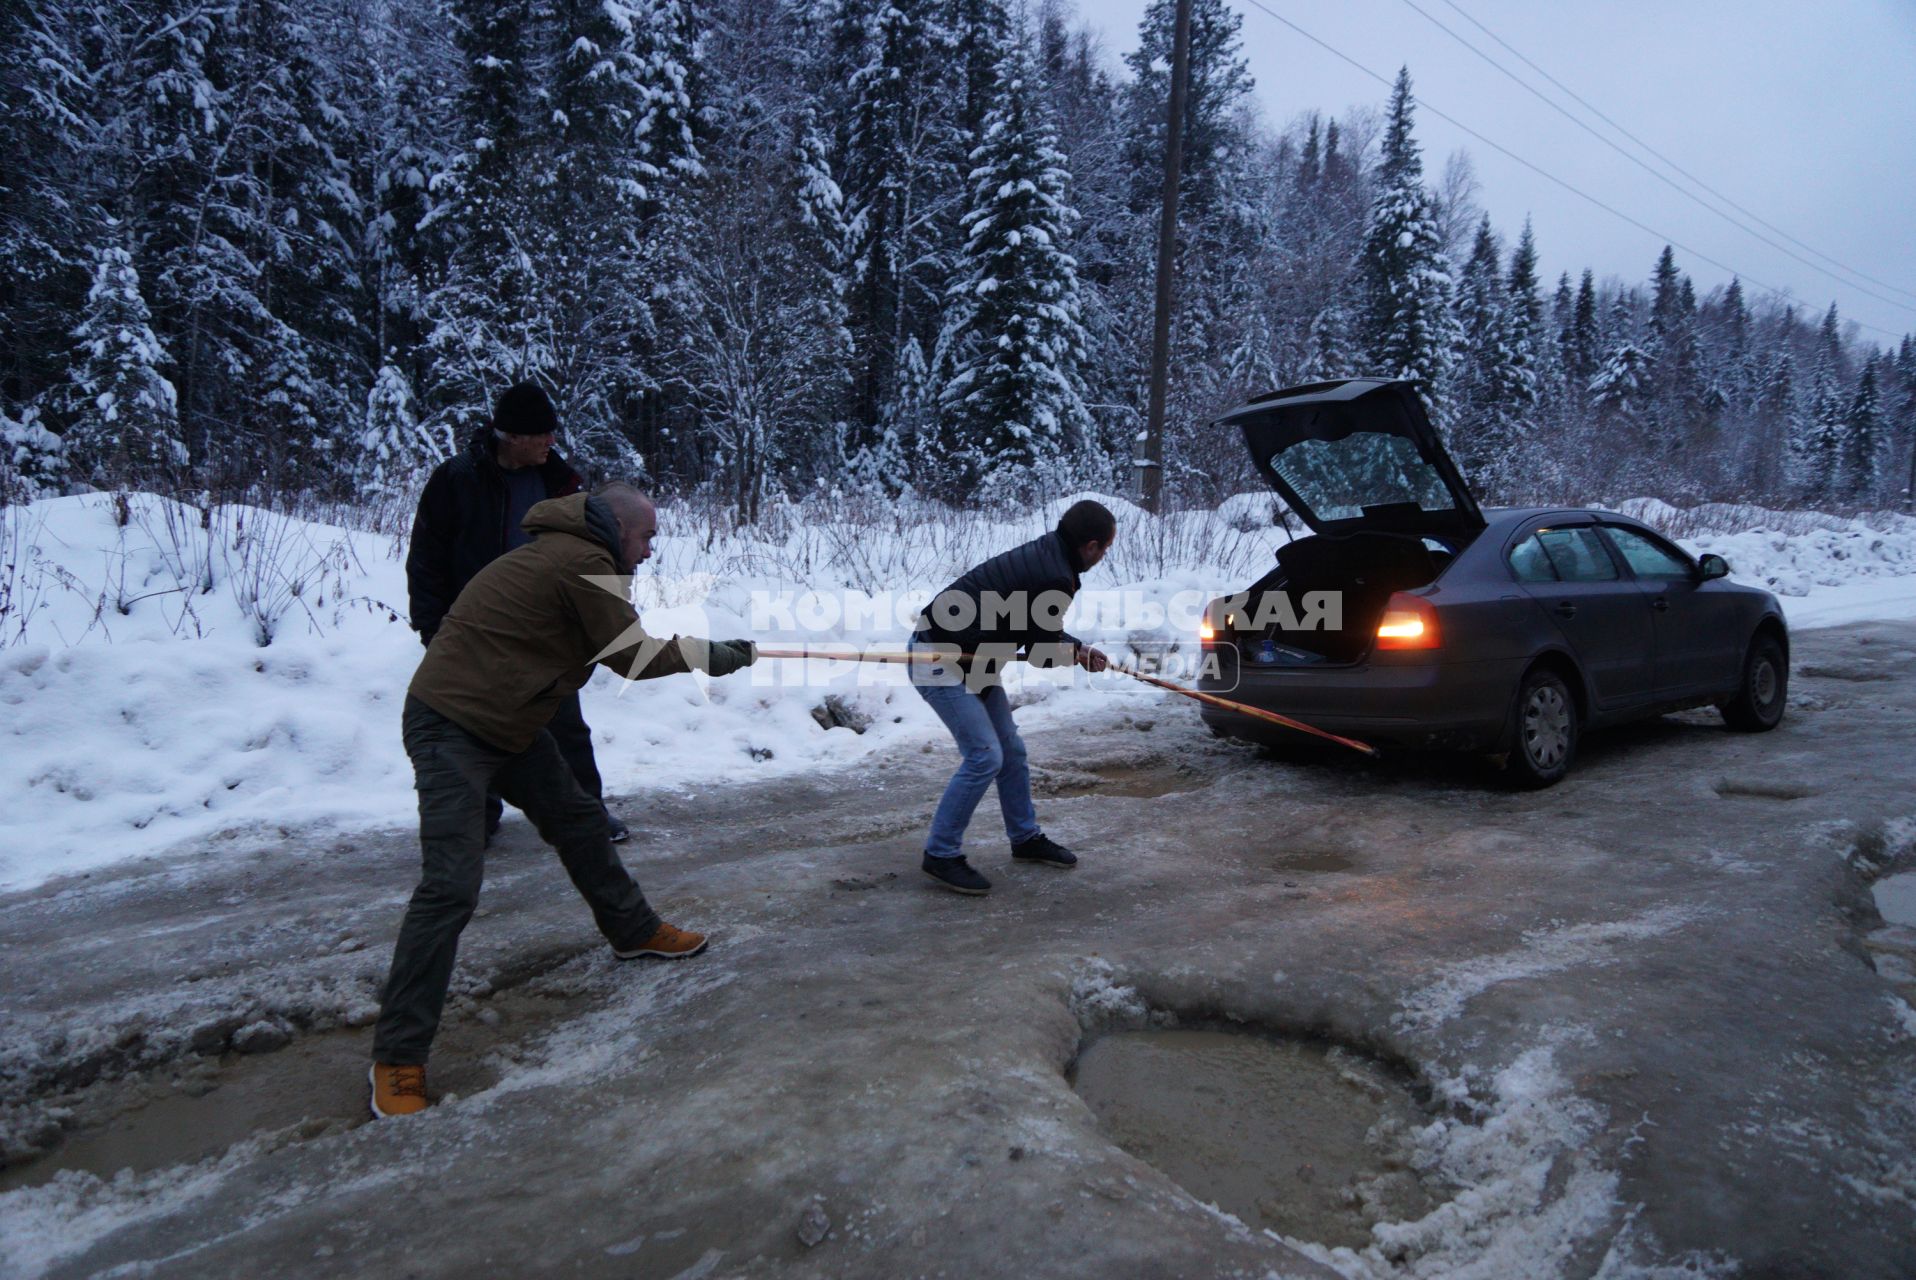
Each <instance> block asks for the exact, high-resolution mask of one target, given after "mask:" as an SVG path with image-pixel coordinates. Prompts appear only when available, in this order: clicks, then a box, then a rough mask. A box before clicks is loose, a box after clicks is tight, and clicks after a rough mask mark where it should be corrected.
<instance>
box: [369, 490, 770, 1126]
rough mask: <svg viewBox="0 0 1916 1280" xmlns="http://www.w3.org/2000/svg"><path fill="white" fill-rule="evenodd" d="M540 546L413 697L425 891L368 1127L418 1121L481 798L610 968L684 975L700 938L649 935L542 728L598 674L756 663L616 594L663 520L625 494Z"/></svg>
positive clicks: (491, 574)
mask: <svg viewBox="0 0 1916 1280" xmlns="http://www.w3.org/2000/svg"><path fill="white" fill-rule="evenodd" d="M524 527H525V530H526V532H527V533H528V534H530V535H533V539H532V541H531V542H530V543H528V544H527V545H525V546H522V547H519V548H517V549H516V550H513V551H509V552H507V553H506V554H505V555H503V556H500V557H499V558H498V559H497V560H494V561H493V562H492V563H491V564H489V565H487V566H486V567H485V568H484V569H482V570H480V571H479V573H478V575H477V576H476V577H474V578H473V580H472V581H471V582H470V583H469V584H468V585H467V586H466V589H465V590H464V591H462V592H460V593H459V598H458V600H457V601H455V602H454V603H453V606H452V609H451V611H450V612H448V613H447V614H446V616H445V618H444V619H443V620H442V622H441V626H440V630H439V634H438V636H437V637H435V638H434V640H433V642H432V643H431V644H430V645H428V646H427V648H426V656H425V658H424V659H423V660H422V661H421V662H420V664H419V670H418V671H417V672H416V673H415V674H414V675H413V679H412V685H411V687H410V688H408V689H407V691H406V706H405V715H404V721H403V724H404V732H405V740H406V754H407V755H408V756H409V757H411V759H412V766H413V775H414V783H415V785H416V787H417V789H418V791H419V845H420V852H421V862H422V874H421V876H420V880H419V887H418V888H416V889H415V890H413V895H412V899H411V901H410V902H409V903H408V904H407V906H406V916H405V920H404V921H403V922H402V923H401V925H400V928H399V940H398V942H397V944H396V945H395V946H394V948H393V960H392V970H391V972H390V974H389V975H388V977H387V979H386V986H385V990H384V993H383V994H382V996H381V998H380V1008H379V1021H378V1023H377V1024H376V1026H375V1027H374V1030H373V1066H372V1068H371V1071H370V1073H369V1075H370V1079H371V1084H372V1099H371V1103H372V1111H373V1114H374V1115H375V1116H380V1117H385V1116H394V1115H408V1114H411V1113H414V1112H417V1111H420V1110H423V1109H424V1108H425V1106H426V1056H427V1053H428V1051H429V1050H430V1049H431V1047H432V1040H433V1035H434V1033H435V1032H436V1031H437V1030H438V1026H439V1014H440V1010H441V1008H442V1007H443V1006H444V1004H445V1001H446V988H447V984H448V983H449V982H450V981H451V978H452V968H453V961H454V958H455V956H456V954H457V952H458V948H459V934H460V932H461V931H462V930H463V929H464V928H465V927H466V923H467V921H469V920H471V919H472V913H473V908H474V906H475V905H476V904H477V903H478V901H479V885H480V881H481V879H482V878H483V874H484V870H485V827H484V810H485V800H486V794H487V792H488V791H489V790H492V789H496V790H497V791H499V792H500V793H501V794H502V795H504V796H505V798H506V799H508V800H510V801H511V802H512V803H513V804H515V805H517V806H518V807H519V808H521V809H523V810H525V812H526V815H527V816H528V817H530V818H531V819H532V822H533V825H534V826H536V827H537V828H538V829H539V834H540V836H542V837H543V838H544V839H545V841H546V843H548V844H550V845H552V846H553V847H554V848H555V849H557V850H558V852H559V861H560V862H561V863H563V864H564V865H565V869H566V874H567V875H568V876H570V877H571V878H572V883H573V885H574V887H576V888H577V889H578V891H579V894H580V896H581V897H583V898H584V899H585V900H586V902H587V904H588V905H589V906H590V907H591V908H592V916H593V919H594V921H595V922H596V923H597V924H598V926H599V931H600V932H601V933H602V934H604V935H605V938H606V941H608V942H610V943H611V944H612V952H613V954H614V955H616V956H617V957H618V958H619V959H621V960H632V959H637V958H639V957H641V956H650V957H656V958H659V959H667V960H678V959H684V958H687V957H690V956H695V955H697V954H698V953H699V952H701V951H703V950H704V949H705V938H704V937H703V936H701V935H699V934H697V933H693V932H691V931H689V930H686V929H679V928H675V927H674V926H672V925H669V924H667V923H665V922H664V921H663V920H661V919H659V916H658V913H657V912H655V911H653V910H652V908H651V906H650V905H648V904H647V903H646V900H645V895H644V894H643V893H641V892H640V891H639V886H638V885H637V884H635V883H634V882H633V880H632V877H631V875H629V874H628V873H627V872H626V869H625V865H624V864H623V863H621V862H620V861H619V855H618V853H617V852H615V851H614V850H613V848H612V840H611V833H610V831H609V830H608V828H607V826H606V820H605V809H604V807H603V806H601V805H600V804H599V803H598V802H597V801H596V800H594V799H592V798H591V797H590V796H588V795H586V794H585V792H584V791H583V790H581V789H580V787H579V783H578V780H577V779H576V778H575V777H574V776H573V773H572V770H571V769H570V768H569V767H568V766H567V764H566V762H565V760H564V758H563V757H562V756H561V755H560V754H559V747H558V744H557V743H556V742H555V741H554V740H553V737H552V733H551V731H550V730H549V729H548V727H547V726H548V725H549V724H550V723H551V721H552V718H553V716H554V715H555V714H556V713H557V712H558V710H559V709H560V707H561V706H562V705H563V704H564V703H565V702H566V701H567V700H569V699H571V698H574V697H576V696H577V694H578V690H579V686H581V685H583V684H584V683H585V682H586V680H587V679H589V678H590V677H591V675H592V670H593V667H594V666H595V665H600V666H605V667H607V668H609V669H611V670H613V671H615V672H617V673H618V674H620V675H622V676H624V677H625V678H627V679H628V680H651V679H655V678H657V677H660V676H666V675H672V674H674V673H677V672H684V671H690V670H701V671H705V672H707V673H709V674H711V675H714V676H723V675H729V674H730V673H731V672H733V671H736V670H738V669H739V668H740V667H744V666H748V665H750V664H751V663H752V662H753V661H755V660H756V659H757V656H758V655H757V651H756V650H755V649H754V648H753V646H752V645H751V644H750V643H749V642H747V641H743V640H733V641H717V640H701V639H697V638H694V637H681V636H674V637H672V638H671V639H670V640H668V641H659V640H654V639H653V638H652V637H650V636H648V635H646V633H645V630H644V628H642V627H641V626H640V625H639V615H638V614H637V612H635V611H634V610H633V608H632V603H631V601H630V600H629V599H627V598H626V596H625V595H624V594H623V593H622V592H619V591H616V590H607V589H606V588H605V587H604V586H601V585H599V583H601V582H603V581H605V580H606V579H613V580H614V581H622V580H623V579H624V577H625V576H626V575H629V574H630V573H631V572H632V570H633V568H634V567H636V566H637V565H639V564H641V563H643V562H644V561H645V559H646V558H647V557H648V556H649V555H650V554H651V550H652V538H653V535H654V534H655V533H656V531H657V517H656V515H655V514H654V511H653V507H652V503H651V501H650V500H649V499H647V498H646V497H645V495H644V494H642V493H640V492H639V491H638V490H636V489H634V488H632V487H631V486H629V485H607V486H604V487H602V488H601V489H600V490H599V491H598V493H596V494H594V495H593V496H592V497H589V498H588V497H587V496H586V495H585V494H582V493H578V494H573V495H571V496H570V497H565V498H554V499H549V500H547V501H545V502H541V503H538V504H537V505H535V506H534V507H533V508H532V510H531V511H530V512H528V513H527V515H526V518H525V522H524Z"/></svg>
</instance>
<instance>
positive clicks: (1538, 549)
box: [1510, 533, 1557, 582]
mask: <svg viewBox="0 0 1916 1280" xmlns="http://www.w3.org/2000/svg"><path fill="white" fill-rule="evenodd" d="M1510 571H1511V572H1512V573H1514V574H1516V575H1517V581H1519V582H1555V581H1556V580H1557V571H1556V570H1555V569H1554V568H1552V567H1551V564H1550V556H1549V553H1548V552H1546V551H1545V550H1544V549H1543V543H1541V542H1539V541H1537V535H1536V534H1534V533H1533V534H1531V535H1530V536H1529V537H1528V538H1525V539H1524V540H1523V541H1522V542H1519V543H1518V544H1517V545H1516V546H1515V547H1512V548H1511V551H1510Z"/></svg>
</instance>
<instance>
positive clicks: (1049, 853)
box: [911, 499, 1118, 894]
mask: <svg viewBox="0 0 1916 1280" xmlns="http://www.w3.org/2000/svg"><path fill="white" fill-rule="evenodd" d="M1117 529H1118V522H1117V519H1116V518H1115V517H1114V516H1112V514H1111V512H1110V510H1109V509H1108V508H1106V507H1105V506H1104V505H1103V504H1102V503H1097V502H1092V501H1090V500H1088V499H1087V500H1086V501H1083V502H1079V503H1076V504H1074V505H1073V506H1072V507H1071V508H1070V509H1069V510H1068V511H1066V512H1065V513H1064V515H1063V517H1062V518H1060V519H1059V521H1058V527H1057V528H1056V529H1053V530H1052V531H1051V532H1050V533H1047V534H1045V535H1044V536H1043V537H1041V538H1034V539H1033V540H1032V541H1030V542H1027V543H1025V544H1023V545H1022V546H1017V547H1013V548H1012V549H1011V550H1009V551H1007V552H1005V553H1004V554H1002V555H997V556H993V557H992V558H991V559H989V560H987V561H985V562H984V563H983V564H980V565H977V566H975V567H974V568H972V569H970V570H969V571H967V572H966V573H965V574H964V575H963V576H961V577H960V578H959V579H958V580H957V581H956V582H954V583H952V584H951V585H950V586H948V587H946V588H945V589H944V590H943V591H941V592H939V593H938V595H937V597H936V598H935V599H933V600H932V602H931V603H930V604H929V605H927V606H926V607H925V611H924V613H923V614H921V615H920V616H919V619H918V626H917V629H916V631H915V634H914V635H913V637H912V642H911V649H912V652H913V653H914V654H915V655H919V656H921V657H923V656H927V655H937V656H938V659H939V660H938V661H936V662H925V661H920V662H914V663H913V664H912V684H913V686H914V687H915V688H916V689H917V690H918V692H919V694H920V695H921V696H922V697H923V698H924V699H925V701H926V702H928V703H930V704H931V708H932V710H933V711H936V712H937V713H938V718H939V719H941V720H943V721H944V722H945V727H946V728H947V729H950V730H951V736H952V737H953V738H954V739H956V741H957V743H958V750H959V752H960V753H961V754H962V755H963V757H964V759H963V761H962V762H961V763H960V764H959V766H958V772H956V773H955V774H953V775H952V778H951V782H950V783H949V784H948V785H947V786H946V787H945V794H944V797H943V798H942V799H940V800H939V802H938V810H937V812H936V813H935V814H933V815H932V820H931V834H930V836H929V837H928V838H927V839H926V841H925V856H924V861H923V863H922V864H921V865H922V869H923V870H924V872H925V874H926V875H928V876H930V877H931V878H932V879H934V880H936V881H937V882H938V883H939V884H942V885H943V886H945V887H946V888H947V889H950V890H952V891H954V892H956V893H966V894H983V893H987V892H989V891H990V889H991V881H989V880H987V879H985V877H984V876H982V875H980V874H979V873H978V871H977V870H976V869H975V868H974V867H972V865H971V864H970V863H969V862H967V861H966V860H965V855H964V835H965V828H966V826H968V825H969V824H970V822H971V815H972V812H973V811H974V810H975V809H977V807H978V802H979V801H980V800H982V799H983V798H984V794H985V792H986V791H987V790H989V789H990V788H991V786H992V784H993V783H994V782H995V783H996V784H997V787H998V807H999V808H1000V809H1001V810H1002V811H1003V814H1004V820H1005V835H1006V837H1007V838H1009V839H1010V841H1011V856H1012V858H1013V859H1015V860H1017V861H1019V862H1029V863H1036V864H1038V865H1042V866H1049V867H1071V866H1076V865H1077V861H1078V859H1077V857H1076V856H1075V855H1073V854H1072V852H1071V851H1070V850H1069V849H1066V848H1065V847H1064V846H1063V845H1060V844H1057V843H1056V842H1054V841H1053V840H1052V839H1051V838H1050V837H1049V836H1047V835H1045V834H1044V832H1043V831H1042V830H1040V829H1039V827H1038V817H1037V813H1036V811H1035V810H1034V809H1033V807H1032V804H1031V773H1030V769H1029V767H1028V765H1027V764H1026V760H1025V744H1024V740H1023V739H1022V738H1020V737H1019V736H1018V727H1017V725H1016V724H1014V723H1013V721H1012V719H1011V703H1010V701H1009V700H1008V699H1007V698H1006V697H1005V691H1004V686H1003V684H1002V682H1001V678H1000V675H999V672H1000V671H1001V670H1002V669H1003V667H1004V665H1005V664H1006V663H1007V662H1010V661H1012V660H1013V659H1015V658H1018V657H1023V658H1024V660H1025V661H1027V662H1029V663H1031V664H1032V665H1034V666H1058V665H1063V664H1065V663H1076V664H1077V665H1079V666H1081V667H1084V668H1086V669H1087V670H1090V671H1102V670H1104V668H1105V667H1106V665H1107V660H1106V658H1105V656H1104V655H1103V654H1102V653H1099V652H1098V651H1097V650H1096V649H1093V648H1092V647H1091V646H1089V645H1087V644H1085V643H1083V642H1082V641H1080V640H1079V639H1078V638H1077V637H1076V636H1074V635H1072V634H1070V633H1069V632H1067V631H1066V630H1065V629H1064V615H1065V611H1066V610H1067V609H1069V608H1070V607H1071V600H1072V597H1073V596H1075V595H1076V594H1077V592H1078V583H1079V579H1080V577H1081V575H1082V574H1084V572H1085V571H1086V570H1088V569H1090V568H1091V566H1093V565H1095V564H1097V563H1098V561H1100V560H1102V559H1103V558H1104V553H1105V552H1106V551H1107V550H1109V549H1110V546H1111V541H1112V539H1113V538H1114V537H1116V536H1117Z"/></svg>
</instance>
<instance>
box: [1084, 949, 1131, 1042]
mask: <svg viewBox="0 0 1916 1280" xmlns="http://www.w3.org/2000/svg"><path fill="white" fill-rule="evenodd" d="M1071 1012H1072V1013H1073V1014H1074V1015H1075V1016H1076V1017H1077V1019H1078V1024H1079V1025H1080V1026H1082V1027H1083V1028H1084V1029H1085V1030H1086V1031H1107V1030H1112V1029H1118V1030H1136V1029H1138V1028H1140V1027H1143V1026H1145V1025H1146V1024H1147V1023H1148V1021H1149V1019H1150V1010H1149V1008H1148V1007H1146V1005H1145V1003H1144V997H1142V996H1140V995H1139V994H1138V991H1137V988H1136V987H1128V986H1123V985H1121V984H1120V983H1119V982H1118V981H1117V980H1116V978H1115V977H1114V976H1113V974H1112V970H1111V965H1110V963H1109V962H1108V961H1104V960H1093V961H1092V962H1091V963H1090V964H1088V965H1086V966H1085V968H1084V970H1083V971H1082V972H1080V973H1079V974H1078V976H1077V977H1076V978H1074V979H1072V981H1071Z"/></svg>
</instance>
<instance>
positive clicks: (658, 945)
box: [612, 920, 705, 960]
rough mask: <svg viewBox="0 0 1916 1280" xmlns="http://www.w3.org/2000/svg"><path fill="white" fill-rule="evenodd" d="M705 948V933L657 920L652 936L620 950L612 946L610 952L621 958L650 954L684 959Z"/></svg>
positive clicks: (633, 957)
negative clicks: (657, 924) (634, 945)
mask: <svg viewBox="0 0 1916 1280" xmlns="http://www.w3.org/2000/svg"><path fill="white" fill-rule="evenodd" d="M703 950H705V935H704V934H702V933H693V932H692V931H691V930H690V929H681V928H678V927H677V926H676V925H669V924H667V923H665V921H663V920H661V921H659V927H658V928H656V929H654V930H653V931H652V936H651V937H649V938H647V939H646V940H645V941H644V942H641V943H639V944H638V945H637V946H636V947H632V948H630V949H628V950H625V951H621V950H619V948H617V947H614V948H612V954H613V955H615V956H617V957H618V958H619V959H621V960H636V959H638V958H639V957H640V956H652V957H655V958H657V959H660V960H684V959H687V958H689V957H691V956H695V955H697V954H698V953H699V952H701V951H703Z"/></svg>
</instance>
